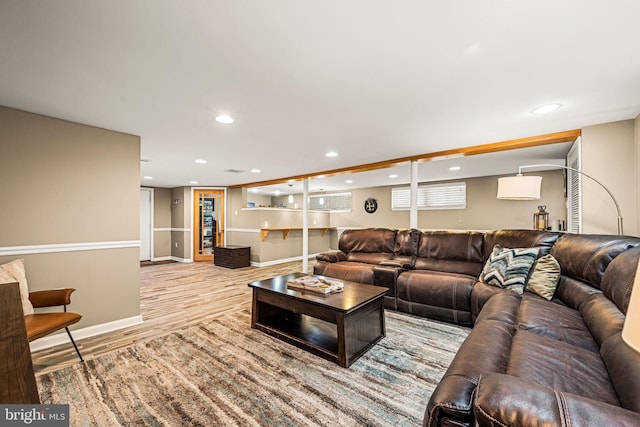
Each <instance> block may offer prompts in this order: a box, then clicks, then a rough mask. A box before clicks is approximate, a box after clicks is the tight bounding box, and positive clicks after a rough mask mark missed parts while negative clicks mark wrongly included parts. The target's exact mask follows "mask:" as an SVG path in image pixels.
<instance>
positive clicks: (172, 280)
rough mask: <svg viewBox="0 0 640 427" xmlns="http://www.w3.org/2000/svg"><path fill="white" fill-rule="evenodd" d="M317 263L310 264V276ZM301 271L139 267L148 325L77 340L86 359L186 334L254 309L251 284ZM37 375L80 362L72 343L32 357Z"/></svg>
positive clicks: (293, 267)
mask: <svg viewBox="0 0 640 427" xmlns="http://www.w3.org/2000/svg"><path fill="white" fill-rule="evenodd" d="M314 262H315V260H309V271H312V270H313V263H314ZM297 271H302V262H301V261H299V262H291V263H286V264H278V265H274V266H270V267H260V268H258V267H246V268H238V269H234V270H232V269H227V268H223V267H217V266H215V265H213V263H212V262H196V263H191V264H184V263H171V264H160V265H150V266H144V267H140V314H141V315H142V318H143V320H144V323H142V324H140V325H136V326H132V327H129V328H125V329H120V330H118V331H114V332H110V333H106V334H103V335H99V336H96V337H91V338H86V339H82V340H76V342H77V344H78V346H79V347H80V351H81V352H82V355H83V356H84V358H85V360H89V359H92V358H95V357H98V356H100V355H101V354H104V353H107V352H109V351H113V350H116V349H119V348H124V347H128V346H130V345H133V344H135V343H137V342H141V341H145V340H149V339H152V338H155V337H157V336H161V335H165V334H168V333H170V332H173V331H176V330H179V329H184V328H186V327H189V326H192V325H195V324H198V323H200V322H203V321H206V320H208V319H212V318H215V317H218V316H221V315H224V314H226V313H229V312H232V311H235V310H240V309H250V307H251V289H250V288H249V287H248V286H247V284H248V283H249V282H252V281H255V280H263V279H267V278H269V277H273V276H278V275H281V274H288V273H293V272H297ZM32 358H33V364H34V370H35V372H36V375H37V374H39V373H45V372H50V371H53V370H56V369H59V368H61V367H64V366H68V365H72V364H75V363H80V361H79V359H78V356H77V354H76V353H75V351H74V349H73V346H72V345H71V343H69V344H64V345H59V346H56V347H52V348H48V349H45V350H40V351H37V352H34V353H33V354H32Z"/></svg>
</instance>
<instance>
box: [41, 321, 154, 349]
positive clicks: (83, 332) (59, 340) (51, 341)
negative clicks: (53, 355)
mask: <svg viewBox="0 0 640 427" xmlns="http://www.w3.org/2000/svg"><path fill="white" fill-rule="evenodd" d="M143 322H144V320H143V319H142V316H141V315H137V316H133V317H127V318H124V319H119V320H114V321H113V322H107V323H101V324H99V325H94V326H87V327H86V328H82V329H77V330H75V331H71V335H73V339H74V340H75V341H76V344H78V345H80V343H78V340H81V339H84V338H90V337H95V336H96V335H102V334H106V333H107V332H113V331H117V330H119V329H124V328H128V327H131V326H135V325H139V324H141V323H143ZM60 344H69V345H71V341H69V336H68V335H67V333H66V332H64V331H63V332H62V333H60V334H55V335H49V336H46V337H43V338H39V339H37V340H35V341H33V342H32V343H29V347H30V348H31V351H38V350H43V349H45V348H49V347H53V346H56V345H60Z"/></svg>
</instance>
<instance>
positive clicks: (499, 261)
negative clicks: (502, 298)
mask: <svg viewBox="0 0 640 427" xmlns="http://www.w3.org/2000/svg"><path fill="white" fill-rule="evenodd" d="M537 257H538V248H514V249H510V248H503V247H501V246H500V245H495V246H494V248H493V251H492V252H491V255H489V259H487V262H486V264H485V265H484V268H483V269H482V273H481V274H480V281H482V282H485V283H486V284H488V285H493V286H497V287H499V288H503V289H508V290H510V291H514V292H517V293H519V294H521V293H522V292H523V291H524V287H525V285H526V284H527V278H528V277H529V272H530V271H531V267H532V266H533V263H534V262H535V261H536V258H537Z"/></svg>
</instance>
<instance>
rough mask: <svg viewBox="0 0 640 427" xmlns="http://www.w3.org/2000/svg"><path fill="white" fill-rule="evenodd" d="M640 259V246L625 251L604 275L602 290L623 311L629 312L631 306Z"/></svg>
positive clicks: (612, 262)
mask: <svg viewBox="0 0 640 427" xmlns="http://www.w3.org/2000/svg"><path fill="white" fill-rule="evenodd" d="M639 259H640V246H636V247H634V248H631V249H629V250H627V251H624V252H623V253H621V254H620V255H618V256H617V257H616V258H615V259H614V260H613V261H611V264H610V265H609V267H608V268H607V270H606V271H605V273H604V276H603V277H602V292H604V294H605V295H606V296H607V298H609V299H610V300H611V301H613V302H614V303H615V305H616V306H617V307H618V309H619V310H620V311H622V312H623V313H626V312H627V307H628V306H629V298H630V297H631V289H632V288H633V282H634V280H635V277H636V269H637V267H638V260H639Z"/></svg>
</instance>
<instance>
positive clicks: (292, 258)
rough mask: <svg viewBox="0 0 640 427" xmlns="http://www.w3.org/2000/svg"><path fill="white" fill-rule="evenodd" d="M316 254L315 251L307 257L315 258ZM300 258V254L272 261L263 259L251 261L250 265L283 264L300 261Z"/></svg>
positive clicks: (267, 265)
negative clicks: (263, 260)
mask: <svg viewBox="0 0 640 427" xmlns="http://www.w3.org/2000/svg"><path fill="white" fill-rule="evenodd" d="M316 255H318V254H317V253H315V254H309V259H311V258H315V257H316ZM301 259H302V255H300V256H294V257H291V258H282V259H274V260H273V261H265V262H255V261H251V266H252V267H269V266H271V265H277V264H284V263H286V262H293V261H300V260H301Z"/></svg>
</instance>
